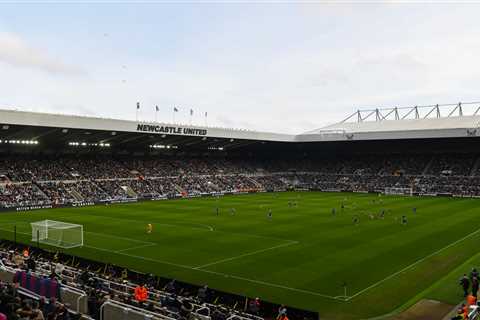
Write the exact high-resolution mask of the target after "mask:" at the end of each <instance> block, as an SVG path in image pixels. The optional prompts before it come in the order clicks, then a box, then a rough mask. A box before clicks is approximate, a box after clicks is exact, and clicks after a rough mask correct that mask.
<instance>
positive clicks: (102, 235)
mask: <svg viewBox="0 0 480 320" xmlns="http://www.w3.org/2000/svg"><path fill="white" fill-rule="evenodd" d="M83 232H84V233H90V234H96V235H98V236H101V237H106V238H112V239H120V240H128V241H132V242H138V243H145V244H150V245H154V244H156V243H154V242H150V241H143V240H137V239H132V238H126V237H119V236H114V235H112V234H109V233H98V232H91V231H83Z"/></svg>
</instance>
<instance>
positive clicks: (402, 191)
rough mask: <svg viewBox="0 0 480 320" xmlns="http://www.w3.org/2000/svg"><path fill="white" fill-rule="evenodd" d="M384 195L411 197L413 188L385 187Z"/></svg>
mask: <svg viewBox="0 0 480 320" xmlns="http://www.w3.org/2000/svg"><path fill="white" fill-rule="evenodd" d="M384 194H390V195H404V196H411V195H412V194H413V188H399V187H387V188H385V191H384Z"/></svg>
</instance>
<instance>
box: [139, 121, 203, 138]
mask: <svg viewBox="0 0 480 320" xmlns="http://www.w3.org/2000/svg"><path fill="white" fill-rule="evenodd" d="M137 131H141V132H151V133H164V134H181V135H189V136H206V135H207V129H196V128H184V127H168V126H161V125H152V124H140V123H139V124H137Z"/></svg>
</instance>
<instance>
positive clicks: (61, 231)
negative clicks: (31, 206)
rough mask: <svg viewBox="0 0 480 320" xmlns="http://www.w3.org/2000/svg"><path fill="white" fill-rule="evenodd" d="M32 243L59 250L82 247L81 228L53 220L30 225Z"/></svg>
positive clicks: (77, 225) (78, 225) (80, 226)
mask: <svg viewBox="0 0 480 320" xmlns="http://www.w3.org/2000/svg"><path fill="white" fill-rule="evenodd" d="M30 225H31V227H32V241H34V242H37V241H38V242H40V243H44V244H48V245H51V246H55V247H61V248H65V249H68V248H75V247H81V246H83V226H82V225H80V224H73V223H67V222H61V221H54V220H43V221H37V222H32V223H30Z"/></svg>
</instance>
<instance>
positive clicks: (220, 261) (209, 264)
mask: <svg viewBox="0 0 480 320" xmlns="http://www.w3.org/2000/svg"><path fill="white" fill-rule="evenodd" d="M298 243H299V242H298V241H291V242H288V243H284V244H280V245H278V246H273V247H270V248H265V249H260V250H255V251H252V252H247V253H244V254H241V255H238V256H235V257H230V258H226V259H221V260H217V261H214V262H211V263H207V264H204V265H201V266H198V267H195V268H194V269H203V268H206V267H210V266H213V265H216V264H220V263H224V262H228V261H232V260H237V259H240V258H244V257H248V256H253V255H255V254H258V253H262V252H267V251H270V250H275V249H279V248H284V247H289V246H292V245H294V244H298Z"/></svg>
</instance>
